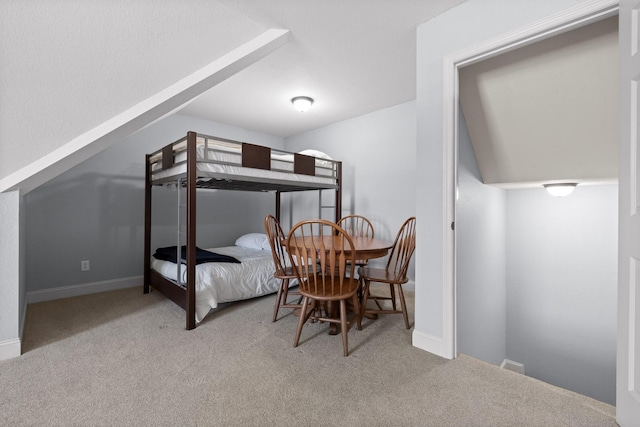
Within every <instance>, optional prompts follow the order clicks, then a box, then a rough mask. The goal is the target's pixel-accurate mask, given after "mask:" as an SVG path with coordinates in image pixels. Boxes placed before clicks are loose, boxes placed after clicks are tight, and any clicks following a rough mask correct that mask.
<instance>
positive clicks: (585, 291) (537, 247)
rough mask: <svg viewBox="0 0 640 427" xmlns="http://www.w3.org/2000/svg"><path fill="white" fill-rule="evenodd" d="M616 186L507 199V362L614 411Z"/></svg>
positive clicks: (517, 193)
mask: <svg viewBox="0 0 640 427" xmlns="http://www.w3.org/2000/svg"><path fill="white" fill-rule="evenodd" d="M617 191H618V187H617V186H593V187H589V186H584V187H581V186H578V188H577V189H576V190H575V191H574V193H573V194H571V195H570V196H568V197H564V198H555V197H552V196H550V195H548V194H547V193H546V192H545V191H543V190H542V189H528V190H509V191H508V196H507V206H508V207H507V209H508V220H507V358H508V359H510V360H514V361H517V362H521V363H524V365H525V372H526V374H527V375H530V376H532V377H535V378H538V379H541V380H543V381H546V382H549V383H551V384H554V385H558V386H560V387H564V388H567V389H570V390H574V391H577V392H579V393H582V394H585V395H587V396H591V397H594V398H596V399H599V400H602V401H604V402H607V403H610V404H615V368H616V295H617V247H618V240H617V233H618V217H617V214H618V198H617Z"/></svg>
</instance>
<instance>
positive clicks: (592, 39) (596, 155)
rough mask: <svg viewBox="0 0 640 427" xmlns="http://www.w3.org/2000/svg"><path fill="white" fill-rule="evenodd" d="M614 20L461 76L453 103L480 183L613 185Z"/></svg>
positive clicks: (615, 113) (615, 108)
mask: <svg viewBox="0 0 640 427" xmlns="http://www.w3.org/2000/svg"><path fill="white" fill-rule="evenodd" d="M617 19H618V18H617V16H615V17H612V18H608V19H606V20H603V21H599V22H597V23H594V24H591V25H589V26H587V27H583V28H579V29H576V30H573V31H571V32H568V33H565V34H562V35H559V36H556V37H553V38H551V39H547V40H544V41H541V42H538V43H536V44H533V45H529V46H527V47H524V48H521V49H518V50H515V51H512V52H509V53H506V54H503V55H500V56H497V57H494V58H491V59H488V60H485V61H482V62H479V63H476V64H473V65H470V66H468V67H465V68H463V69H461V70H460V103H461V106H462V110H463V112H464V117H465V120H466V122H467V128H468V130H469V134H470V136H471V140H472V145H473V148H474V151H475V154H476V159H477V161H478V166H479V169H480V173H481V175H482V179H483V182H484V183H485V184H493V185H496V186H499V187H503V188H518V187H523V186H531V185H539V184H543V183H548V182H562V181H564V182H578V183H582V184H593V183H611V182H615V181H617V177H618V153H617V146H618V25H617Z"/></svg>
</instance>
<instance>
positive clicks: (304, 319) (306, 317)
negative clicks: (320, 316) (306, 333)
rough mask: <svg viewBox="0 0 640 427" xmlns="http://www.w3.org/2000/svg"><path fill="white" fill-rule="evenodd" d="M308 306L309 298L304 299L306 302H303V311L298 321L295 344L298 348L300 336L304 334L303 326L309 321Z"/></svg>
mask: <svg viewBox="0 0 640 427" xmlns="http://www.w3.org/2000/svg"><path fill="white" fill-rule="evenodd" d="M308 305H309V298H307V297H304V300H303V301H302V311H301V312H300V320H298V329H297V330H296V339H295V341H294V342H293V346H294V347H297V346H298V342H300V334H301V333H302V326H303V325H304V322H306V320H307V319H308V316H307V306H308Z"/></svg>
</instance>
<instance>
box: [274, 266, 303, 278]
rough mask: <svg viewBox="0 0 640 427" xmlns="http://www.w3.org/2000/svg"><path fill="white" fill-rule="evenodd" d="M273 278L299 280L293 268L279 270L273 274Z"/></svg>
mask: <svg viewBox="0 0 640 427" xmlns="http://www.w3.org/2000/svg"><path fill="white" fill-rule="evenodd" d="M273 277H275V278H276V279H297V278H298V276H297V275H296V272H295V271H294V270H293V268H291V267H285V269H284V270H278V271H276V272H275V273H273Z"/></svg>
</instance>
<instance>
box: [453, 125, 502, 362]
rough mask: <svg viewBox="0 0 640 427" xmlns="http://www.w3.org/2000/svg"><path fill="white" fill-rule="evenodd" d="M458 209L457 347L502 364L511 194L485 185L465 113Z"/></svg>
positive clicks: (461, 132) (459, 168) (461, 134)
mask: <svg viewBox="0 0 640 427" xmlns="http://www.w3.org/2000/svg"><path fill="white" fill-rule="evenodd" d="M456 209H457V212H456V239H457V240H456V257H457V258H456V263H457V266H458V269H457V276H456V281H457V330H458V351H459V352H460V353H464V354H467V355H469V356H473V357H476V358H478V359H481V360H484V361H487V362H489V363H493V364H494V365H500V364H501V363H502V361H503V360H504V359H505V357H506V354H507V348H506V346H507V333H506V326H507V284H506V262H507V256H506V253H507V249H506V245H507V195H506V192H505V191H504V190H501V189H499V188H496V187H491V186H488V185H484V184H483V183H482V178H481V177H480V170H479V168H478V164H477V162H476V157H475V153H474V151H473V147H472V145H471V139H470V137H469V132H468V131H467V127H466V123H465V121H464V117H463V116H462V114H460V126H459V153H458V200H457V204H456Z"/></svg>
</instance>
